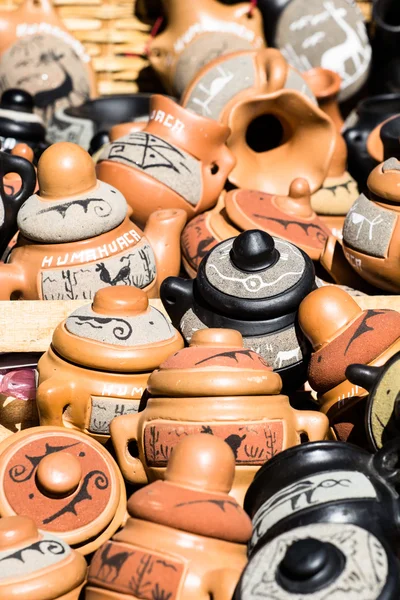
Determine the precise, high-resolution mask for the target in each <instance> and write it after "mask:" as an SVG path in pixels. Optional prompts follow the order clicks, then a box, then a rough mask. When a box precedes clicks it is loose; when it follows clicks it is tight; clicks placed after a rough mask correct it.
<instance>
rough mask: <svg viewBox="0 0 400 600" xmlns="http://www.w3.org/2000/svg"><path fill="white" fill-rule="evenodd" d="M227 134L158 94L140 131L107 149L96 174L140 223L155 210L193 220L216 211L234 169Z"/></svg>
mask: <svg viewBox="0 0 400 600" xmlns="http://www.w3.org/2000/svg"><path fill="white" fill-rule="evenodd" d="M228 135H229V129H228V127H225V126H224V125H220V124H219V123H215V122H214V121H212V120H211V119H205V118H203V117H200V116H198V115H195V114H193V113H191V112H190V111H188V110H185V109H183V108H182V107H181V106H179V105H178V104H176V103H175V102H173V101H172V100H170V99H169V98H167V97H166V96H159V95H156V96H153V97H152V99H151V113H150V119H149V122H148V123H147V125H146V127H145V128H144V130H143V131H142V132H134V133H131V134H129V135H127V136H125V137H123V138H121V139H119V140H116V141H115V142H114V143H112V144H110V145H109V146H106V147H105V148H104V150H103V152H102V153H101V154H100V157H99V159H98V162H97V165H96V171H97V175H98V177H99V179H101V180H102V181H105V182H107V183H109V184H111V185H114V186H115V187H117V189H119V190H120V192H121V193H122V194H124V196H125V198H126V199H127V202H128V204H130V206H131V207H132V209H133V219H134V221H135V222H136V223H138V224H143V223H145V222H146V221H147V219H148V217H149V215H150V213H151V212H152V211H154V210H157V209H159V208H181V209H184V210H185V211H186V214H187V216H188V218H192V217H193V216H194V215H196V214H198V213H199V212H203V211H204V210H207V209H208V208H210V207H211V206H214V204H215V203H216V201H217V198H218V196H219V194H220V192H221V191H222V189H223V187H224V185H225V181H226V177H227V175H228V173H229V172H230V171H231V169H232V167H233V166H234V164H235V159H234V157H233V155H232V153H231V152H230V151H229V150H228V148H227V147H226V145H225V142H226V139H227V137H228ZM144 197H146V198H147V201H146V202H143V198H144Z"/></svg>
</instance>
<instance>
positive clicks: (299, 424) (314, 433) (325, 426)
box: [295, 410, 329, 442]
mask: <svg viewBox="0 0 400 600" xmlns="http://www.w3.org/2000/svg"><path fill="white" fill-rule="evenodd" d="M295 413H296V431H297V433H299V434H300V433H306V434H307V436H308V439H309V441H310V442H318V441H320V440H326V439H328V435H329V419H328V417H327V416H326V415H324V414H323V413H321V412H317V411H314V410H296V411H295Z"/></svg>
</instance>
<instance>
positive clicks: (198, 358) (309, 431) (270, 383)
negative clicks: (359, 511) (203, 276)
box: [110, 329, 328, 502]
mask: <svg viewBox="0 0 400 600" xmlns="http://www.w3.org/2000/svg"><path fill="white" fill-rule="evenodd" d="M281 387H282V382H281V378H280V376H279V375H278V374H277V373H274V372H273V371H272V369H271V368H270V367H269V366H267V365H266V363H265V362H264V360H263V359H262V358H261V356H260V355H259V354H257V353H256V352H253V351H252V350H248V349H247V348H244V346H243V340H242V336H241V335H240V333H239V332H238V331H234V330H231V329H204V330H202V331H196V332H195V333H194V334H193V337H192V340H191V343H190V347H189V348H186V349H184V350H181V351H180V352H178V353H176V354H175V355H173V356H171V357H170V358H169V359H167V360H166V361H165V362H164V363H163V364H162V365H161V366H160V368H159V369H156V370H155V371H154V372H153V373H152V375H151V376H150V378H149V382H148V388H147V392H148V394H149V397H148V399H147V403H146V407H145V408H144V409H143V410H142V412H140V413H138V414H137V415H127V416H123V417H117V418H116V419H114V420H113V421H112V423H111V425H110V431H111V438H112V441H113V445H114V448H115V450H116V454H117V460H118V464H119V465H120V468H121V470H122V473H123V475H124V477H125V478H126V479H128V480H129V481H131V482H132V483H146V482H147V481H154V480H156V479H161V478H162V477H164V473H165V467H166V466H167V463H168V459H169V457H170V454H171V452H172V450H173V449H174V447H175V446H176V444H177V443H178V442H179V440H180V438H181V437H182V435H190V434H194V433H209V434H211V435H215V436H216V437H220V438H222V439H223V440H225V442H227V443H228V444H229V445H230V447H231V448H232V451H233V453H234V455H235V458H236V471H235V479H234V483H233V486H232V495H233V496H234V497H235V498H236V499H237V500H238V502H243V499H244V495H245V493H246V491H247V488H248V486H249V485H250V483H251V481H252V479H253V477H254V475H255V473H256V472H257V470H258V469H259V467H260V466H261V465H262V464H264V463H265V461H266V460H268V459H270V458H271V457H272V456H274V455H275V454H277V453H278V452H281V451H282V450H284V449H285V448H289V447H290V446H295V445H296V444H299V443H300V436H301V434H306V435H307V437H308V438H309V439H310V440H312V441H314V440H321V439H324V438H325V436H326V435H327V434H328V420H327V419H326V417H325V416H324V415H322V414H320V413H318V412H314V411H298V410H295V409H293V408H292V407H291V406H290V404H289V398H288V397H287V396H283V395H281V394H280V391H281ZM132 440H134V441H136V442H137V445H138V449H139V457H138V458H137V457H133V456H132V455H131V454H130V453H129V450H128V444H129V442H130V441H132Z"/></svg>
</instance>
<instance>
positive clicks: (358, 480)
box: [244, 439, 400, 554]
mask: <svg viewBox="0 0 400 600" xmlns="http://www.w3.org/2000/svg"><path fill="white" fill-rule="evenodd" d="M399 456H400V439H397V440H395V441H393V442H390V443H389V444H388V445H387V446H385V447H384V448H383V449H382V450H380V451H379V452H378V453H377V454H375V455H373V454H370V453H369V452H367V451H365V450H362V449H361V448H357V446H353V444H349V443H345V442H327V441H326V442H309V443H306V444H301V445H300V446H296V447H294V448H289V449H288V450H284V451H283V452H281V453H280V454H278V455H276V456H274V457H273V458H272V459H271V460H270V461H268V462H267V463H266V464H265V465H264V466H263V467H261V469H260V470H259V471H258V473H257V474H256V476H255V478H254V480H253V482H252V484H251V485H250V487H249V489H248V491H247V494H246V497H245V501H244V508H245V510H246V512H247V513H248V514H249V515H250V517H251V518H252V520H253V535H252V538H251V540H250V542H249V551H250V554H252V553H253V551H255V550H257V549H258V548H259V547H261V546H262V545H264V544H265V543H266V542H268V541H269V540H271V539H273V538H275V537H277V536H279V535H281V534H282V533H283V532H287V531H290V530H293V529H295V528H296V527H299V526H305V525H311V524H315V523H319V524H321V523H324V524H328V523H340V524H341V526H344V525H346V524H352V525H357V526H358V527H361V528H363V529H367V530H368V531H369V532H370V533H372V534H373V535H375V536H377V537H378V538H384V539H385V540H386V541H387V542H388V543H389V545H390V546H392V547H396V545H397V546H398V542H399V539H400V520H399V507H400V504H399V496H398V493H397V489H398V487H399V485H400V470H399V468H398V460H399Z"/></svg>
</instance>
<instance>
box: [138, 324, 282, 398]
mask: <svg viewBox="0 0 400 600" xmlns="http://www.w3.org/2000/svg"><path fill="white" fill-rule="evenodd" d="M281 388H282V381H281V378H280V376H279V375H278V374H277V373H274V372H273V371H272V368H271V367H269V366H268V365H267V364H266V363H265V362H264V360H263V358H262V357H261V356H260V355H259V354H257V352H253V350H249V349H248V348H245V347H244V346H243V339H242V336H241V334H240V333H239V332H238V331H234V330H233V329H212V328H210V329H201V330H199V331H196V332H195V333H194V334H193V336H192V339H191V342H190V346H189V348H184V349H183V350H180V351H179V352H176V353H175V354H173V355H172V356H170V357H169V358H167V360H166V361H165V362H163V363H162V364H161V365H160V367H159V369H157V370H155V371H153V373H152V374H151V375H150V378H149V381H148V384H147V389H148V391H149V393H150V394H151V395H152V396H164V395H165V396H172V397H185V396H189V397H196V396H214V397H215V396H262V395H272V394H279V393H280V391H281Z"/></svg>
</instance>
